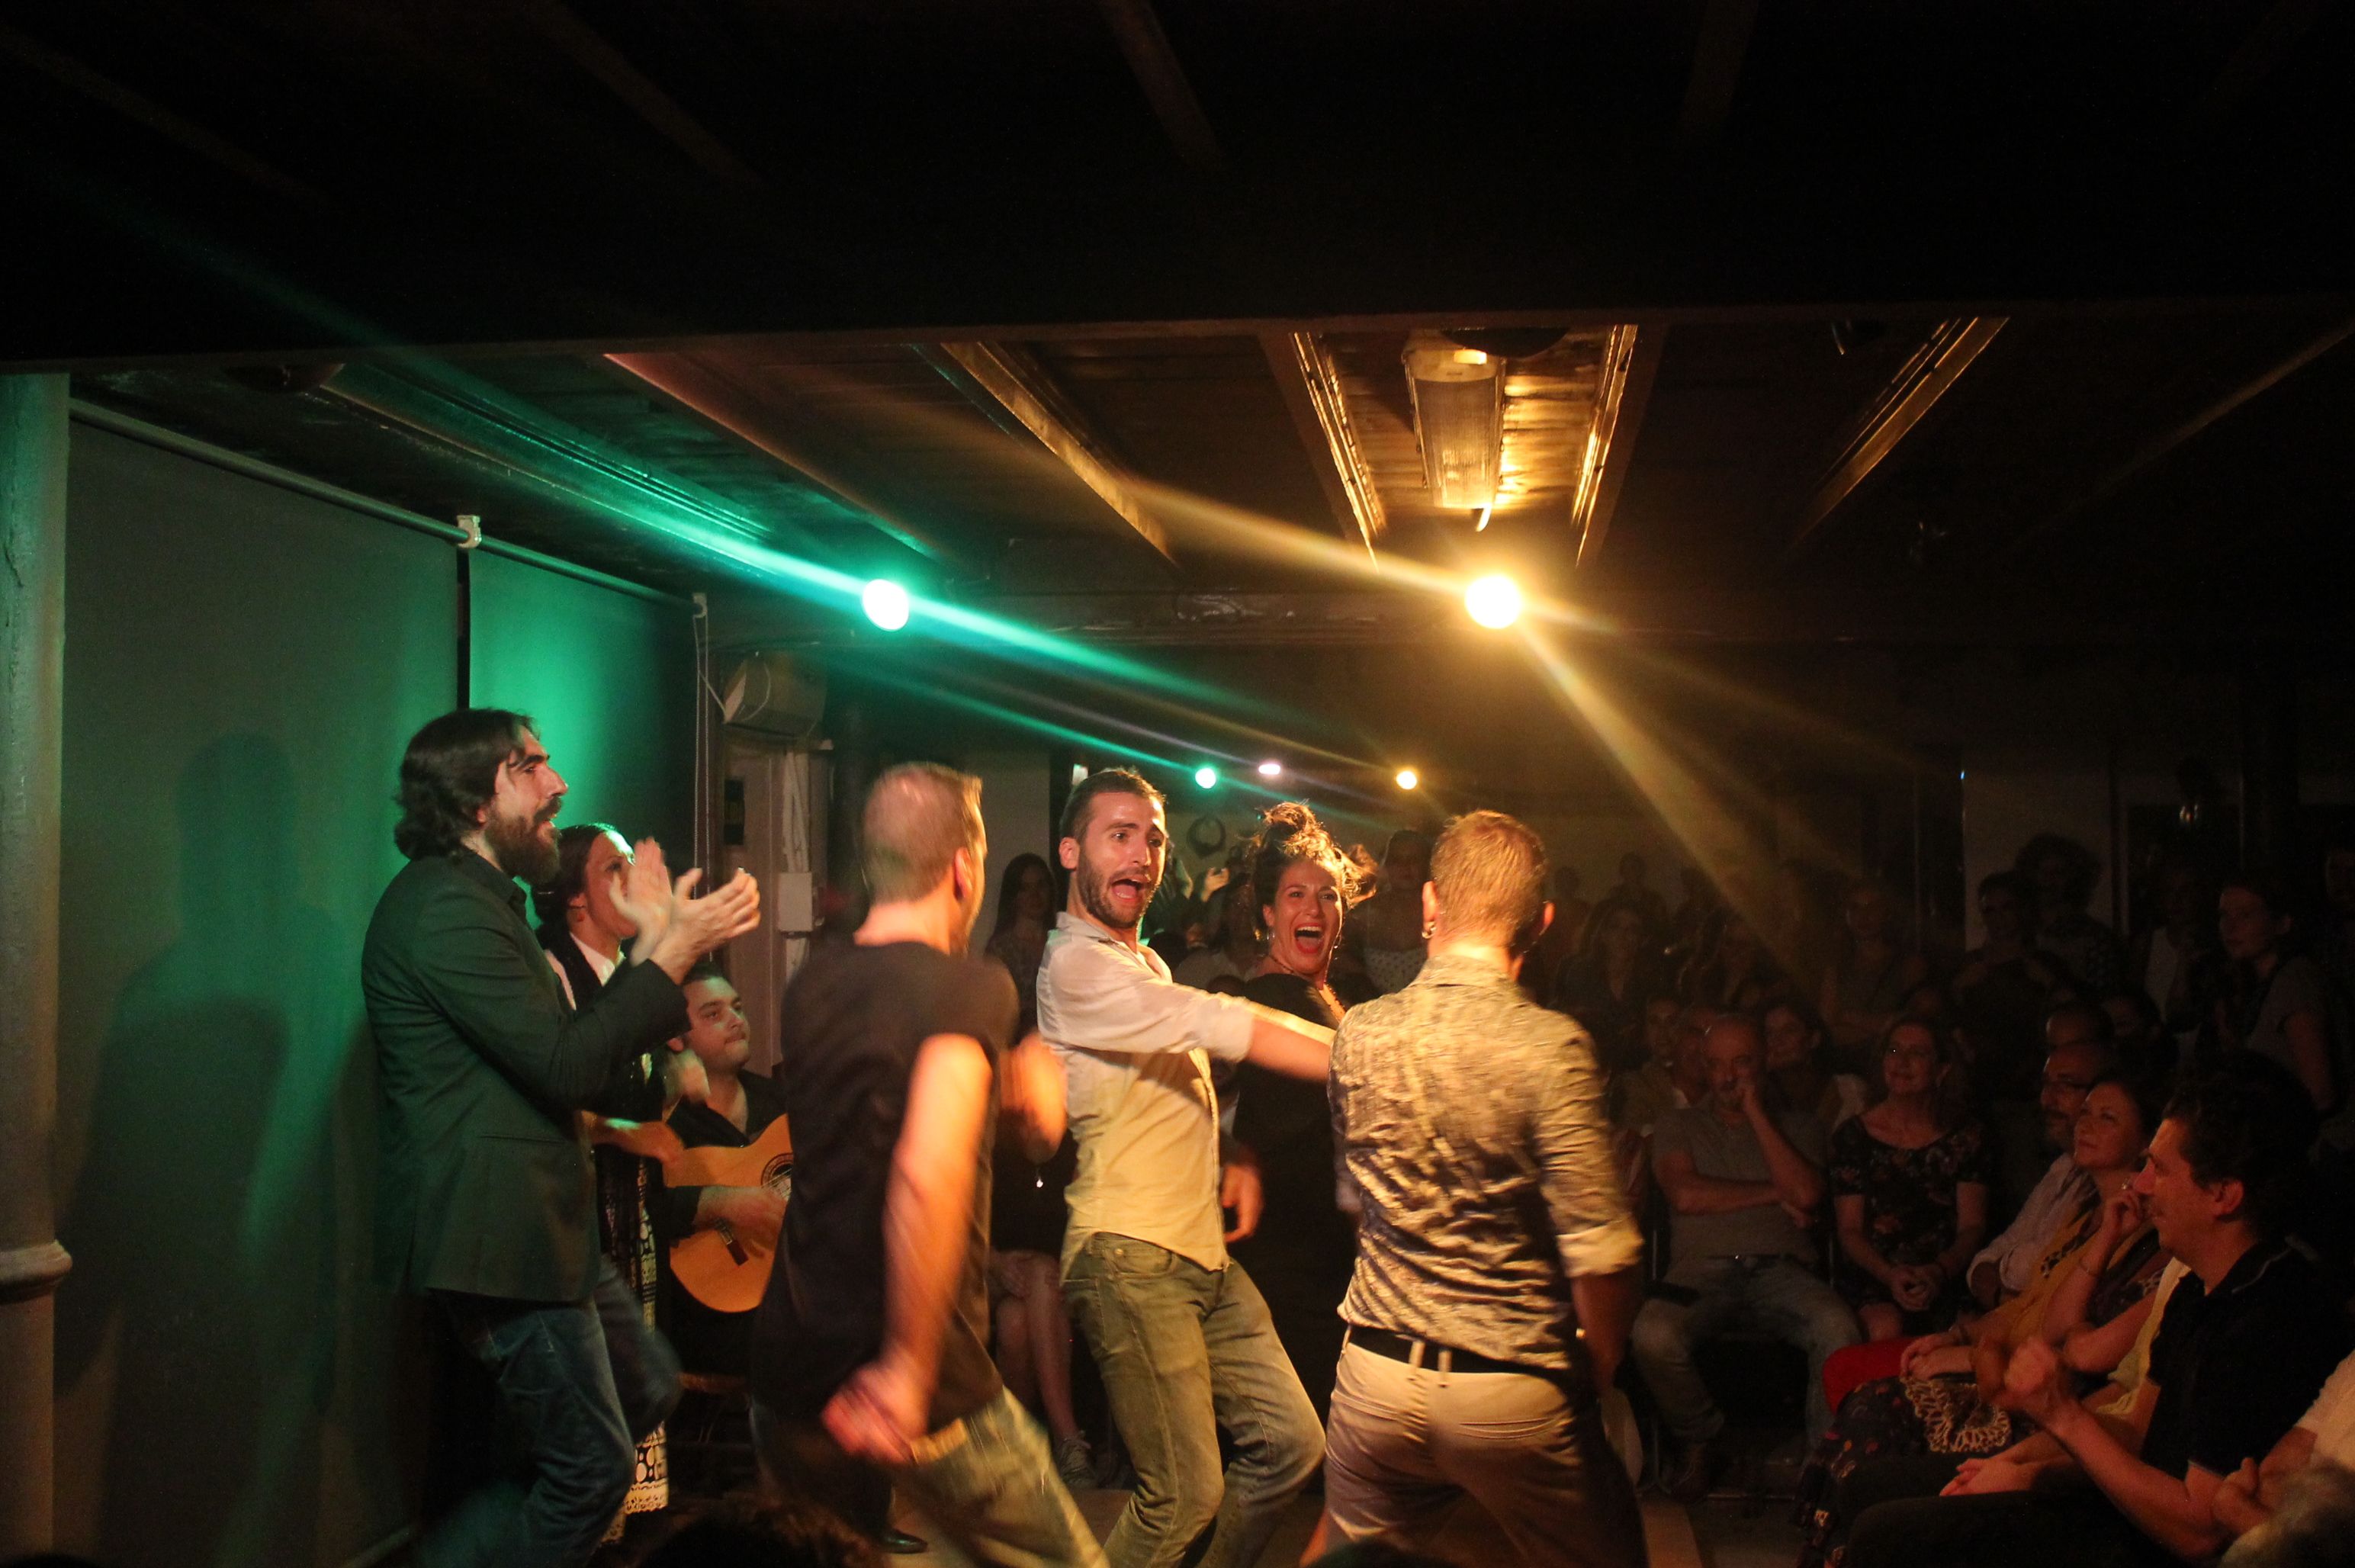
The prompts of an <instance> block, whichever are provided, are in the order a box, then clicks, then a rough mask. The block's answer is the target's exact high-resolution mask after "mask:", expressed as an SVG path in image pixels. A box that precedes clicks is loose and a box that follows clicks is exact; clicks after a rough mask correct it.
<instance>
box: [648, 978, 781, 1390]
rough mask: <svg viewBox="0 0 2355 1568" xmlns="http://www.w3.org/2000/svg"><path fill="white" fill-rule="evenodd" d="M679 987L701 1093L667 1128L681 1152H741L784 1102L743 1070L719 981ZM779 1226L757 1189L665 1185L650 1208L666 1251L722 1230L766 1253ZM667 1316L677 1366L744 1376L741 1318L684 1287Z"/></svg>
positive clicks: (746, 1318)
mask: <svg viewBox="0 0 2355 1568" xmlns="http://www.w3.org/2000/svg"><path fill="white" fill-rule="evenodd" d="M682 989H684V990H685V991H686V993H687V1033H686V1034H685V1035H683V1036H682V1037H681V1039H683V1040H685V1041H686V1045H687V1050H688V1051H692V1052H693V1053H694V1054H695V1056H696V1058H697V1060H698V1061H701V1062H702V1063H703V1071H704V1073H705V1075H706V1076H707V1077H708V1078H709V1080H710V1088H709V1092H708V1093H706V1094H705V1095H704V1097H703V1103H702V1104H696V1103H695V1102H694V1101H693V1100H691V1099H690V1100H681V1101H680V1102H679V1103H678V1104H677V1105H676V1106H674V1107H673V1108H672V1110H671V1114H670V1125H671V1130H672V1131H674V1132H676V1133H677V1134H678V1140H679V1142H680V1144H681V1145H683V1146H684V1147H687V1148H704V1147H711V1146H714V1145H717V1146H719V1147H725V1148H743V1147H747V1146H749V1145H751V1143H752V1142H753V1141H754V1140H755V1139H757V1138H758V1137H760V1136H761V1135H762V1133H763V1132H765V1131H766V1130H768V1126H769V1124H770V1123H772V1122H773V1121H775V1120H776V1119H777V1118H778V1116H780V1115H783V1112H784V1108H785V1106H784V1100H783V1096H782V1095H781V1094H780V1093H778V1090H777V1086H776V1085H775V1084H774V1083H772V1082H770V1080H768V1079H767V1078H764V1077H762V1075H761V1074H760V1073H757V1072H745V1071H744V1062H745V1059H746V1058H747V1057H749V1056H750V1055H751V1031H750V1030H749V1029H747V1028H746V1027H745V1023H744V1004H743V1000H742V998H741V997H739V996H738V995H737V994H736V987H733V986H731V985H730V984H729V983H728V979H727V976H723V975H721V974H720V973H719V970H718V969H716V968H714V967H712V966H711V965H708V964H707V965H699V966H698V968H697V969H696V970H695V972H694V973H693V974H691V975H689V976H687V984H686V985H685V987H682ZM784 1219H785V1200H784V1196H783V1194H782V1193H777V1192H772V1191H770V1190H769V1189H767V1188H765V1187H666V1188H665V1189H664V1191H663V1194H662V1196H661V1198H660V1199H659V1200H657V1207H656V1210H655V1222H656V1225H657V1227H658V1228H659V1229H660V1230H661V1232H662V1238H663V1243H664V1247H665V1250H666V1252H667V1250H668V1248H669V1247H671V1246H673V1245H675V1244H677V1243H678V1242H679V1241H680V1240H681V1239H682V1238H684V1237H685V1236H687V1234H688V1233H689V1232H694V1231H699V1230H709V1229H710V1228H712V1227H713V1226H716V1225H719V1224H722V1223H724V1224H726V1225H727V1226H728V1227H729V1228H730V1230H732V1231H734V1232H737V1233H738V1234H740V1235H747V1236H759V1237H760V1238H762V1242H763V1243H765V1244H766V1245H768V1246H770V1247H773V1246H774V1245H775V1243H776V1238H777V1232H778V1231H779V1229H780V1228H781V1227H782V1226H783V1223H784ZM673 1283H674V1285H676V1282H675V1281H674V1282H673ZM670 1309H671V1316H670V1337H671V1343H672V1344H673V1345H674V1346H675V1347H676V1348H677V1350H678V1357H679V1362H680V1365H681V1366H682V1367H684V1368H685V1369H686V1370H687V1371H689V1372H700V1373H703V1374H706V1375H716V1376H722V1377H736V1378H741V1377H742V1376H743V1375H744V1369H745V1365H746V1362H747V1361H748V1360H749V1359H750V1356H751V1333H752V1314H751V1313H750V1312H720V1311H717V1310H715V1309H713V1308H711V1307H706V1306H705V1305H704V1304H703V1303H701V1302H700V1301H698V1300H696V1299H695V1297H694V1296H691V1295H689V1294H688V1293H687V1290H685V1289H684V1288H674V1289H673V1290H672V1291H671V1293H670Z"/></svg>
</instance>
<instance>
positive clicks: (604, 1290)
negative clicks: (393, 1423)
mask: <svg viewBox="0 0 2355 1568" xmlns="http://www.w3.org/2000/svg"><path fill="white" fill-rule="evenodd" d="M433 1299H434V1300H435V1301H436V1302H438V1303H439V1304H440V1305H441V1307H442V1312H443V1313H444V1314H446V1315H447V1316H448V1317H449V1319H450V1326H451V1328H453V1330H454V1331H455V1333H456V1335H457V1338H458V1342H459V1343H460V1344H462V1345H464V1346H465V1347H466V1349H467V1350H468V1351H469V1352H470V1353H471V1354H472V1355H473V1356H474V1359H475V1360H478V1361H480V1362H482V1364H483V1365H484V1366H485V1368H487V1369H489V1371H490V1372H491V1375H492V1376H493V1377H494V1378H496V1380H497V1382H498V1390H499V1407H500V1409H501V1411H502V1412H504V1413H505V1415H506V1419H507V1421H508V1423H509V1424H511V1425H512V1426H513V1427H514V1428H515V1429H516V1432H517V1435H518V1436H519V1437H520V1438H521V1439H522V1442H523V1445H524V1450H525V1456H526V1457H527V1460H528V1462H529V1464H530V1468H531V1479H530V1484H529V1485H528V1486H527V1487H526V1486H518V1485H516V1484H514V1483H511V1482H508V1483H500V1484H497V1485H494V1486H491V1487H488V1488H484V1489H483V1490H481V1491H478V1492H475V1493H474V1495H473V1496H471V1497H469V1498H468V1499H466V1500H465V1501H464V1503H462V1504H460V1505H459V1507H458V1508H457V1509H454V1510H453V1512H452V1513H451V1514H450V1516H449V1517H448V1518H446V1519H444V1520H442V1521H441V1523H440V1524H439V1525H437V1526H436V1527H435V1528H434V1529H433V1530H432V1531H431V1532H430V1533H429V1534H428V1535H427V1536H426V1538H425V1539H424V1540H423V1541H421V1542H420V1543H419V1544H418V1548H417V1556H416V1561H417V1562H418V1563H419V1564H421V1568H471V1565H473V1564H475V1563H484V1564H489V1563H497V1564H500V1565H502V1568H541V1565H543V1564H544V1565H546V1568H560V1565H563V1564H571V1563H586V1562H587V1561H588V1560H589V1554H590V1553H591V1552H593V1551H594V1550H596V1546H597V1542H598V1541H599V1540H600V1539H601V1538H602V1536H603V1535H604V1533H605V1530H606V1527H607V1526H609V1525H611V1524H612V1523H613V1516H614V1515H615V1514H616V1513H618V1512H620V1511H621V1507H622V1500H623V1499H624V1498H625V1497H627V1496H628V1495H629V1490H630V1483H631V1481H632V1480H633V1479H634V1478H635V1477H636V1474H637V1444H638V1439H639V1438H641V1437H644V1436H645V1435H646V1434H647V1433H649V1432H652V1431H653V1430H654V1429H655V1427H657V1426H659V1425H661V1424H662V1423H663V1418H664V1417H665V1416H666V1415H668V1414H669V1413H670V1410H671V1406H672V1405H674V1404H676V1403H677V1402H678V1358H677V1356H675V1355H673V1354H672V1353H671V1349H670V1346H669V1345H668V1344H666V1343H665V1342H664V1340H663V1337H662V1336H661V1335H659V1334H657V1333H655V1331H654V1330H653V1329H652V1328H647V1327H646V1321H645V1316H644V1315H643V1313H642V1312H641V1311H640V1309H639V1307H638V1301H637V1298H636V1297H635V1296H633V1295H632V1294H631V1293H630V1291H629V1290H628V1289H627V1287H625V1286H624V1285H623V1284H622V1281H621V1278H620V1276H619V1275H616V1274H615V1273H614V1272H613V1264H611V1263H603V1264H601V1266H600V1268H599V1270H598V1275H597V1287H596V1289H595V1291H594V1292H593V1293H592V1294H591V1296H590V1297H589V1299H588V1300H586V1301H569V1302H543V1301H506V1300H502V1299H499V1298H498V1297H496V1296H466V1295H462V1294H460V1293H458V1292H455V1291H436V1292H434V1293H433Z"/></svg>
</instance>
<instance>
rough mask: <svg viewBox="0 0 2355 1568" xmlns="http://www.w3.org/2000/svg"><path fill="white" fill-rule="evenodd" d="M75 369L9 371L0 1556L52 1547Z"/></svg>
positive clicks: (62, 1261) (1, 566) (1, 924)
mask: <svg viewBox="0 0 2355 1568" xmlns="http://www.w3.org/2000/svg"><path fill="white" fill-rule="evenodd" d="M65 654H66V378H64V377H63V376H0V1084H5V1085H6V1086H7V1087H6V1089H5V1092H0V1562H5V1561H6V1560H8V1559H10V1558H13V1557H16V1556H17V1555H19V1554H21V1553H25V1552H39V1551H44V1550H46V1549H48V1547H49V1546H50V1544H51V1537H52V1534H53V1532H54V1531H55V1526H56V1519H55V1510H54V1507H53V1499H52V1495H51V1482H52V1479H53V1474H52V1472H53V1462H54V1454H55V1444H54V1425H55V1415H56V1404H55V1402H56V1371H55V1359H54V1354H53V1349H54V1335H53V1333H52V1328H53V1322H54V1319H53V1317H52V1311H51V1301H50V1296H51V1293H52V1292H54V1291H55V1290H56V1289H57V1286H58V1282H59V1280H61V1279H63V1278H64V1277H65V1275H66V1270H67V1268H68V1267H69V1261H68V1259H67V1257H66V1253H65V1249H64V1248H63V1247H61V1246H59V1245H58V1236H57V1215H56V1213H55V1211H54V1207H53V1204H52V1201H51V1189H50V1169H49V1164H50V1154H51V1151H50V1143H51V1140H52V1138H53V1137H54V1136H55V1133H56V1126H57V1115H58V818H59V768H60V763H61V760H62V752H63V744H62V739H63V729H64V709H65V663H66V661H65Z"/></svg>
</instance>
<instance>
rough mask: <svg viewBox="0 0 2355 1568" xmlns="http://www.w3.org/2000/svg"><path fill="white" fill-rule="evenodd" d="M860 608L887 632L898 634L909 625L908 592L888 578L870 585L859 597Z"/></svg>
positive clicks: (877, 580) (869, 618)
mask: <svg viewBox="0 0 2355 1568" xmlns="http://www.w3.org/2000/svg"><path fill="white" fill-rule="evenodd" d="M858 607H859V608H860V609H862V610H864V611H866V612H867V618H868V620H870V621H872V622H874V623H875V624H877V625H879V626H880V627H882V628H883V629H884V630H885V631H887V632H896V631H898V630H899V629H900V627H902V626H904V625H906V624H908V591H907V590H906V589H904V588H902V587H900V585H899V584H898V583H896V582H894V581H891V580H890V578H888V577H879V578H877V579H876V580H875V581H872V582H870V583H868V585H867V586H866V588H865V589H864V590H862V591H861V592H860V593H859V595H858Z"/></svg>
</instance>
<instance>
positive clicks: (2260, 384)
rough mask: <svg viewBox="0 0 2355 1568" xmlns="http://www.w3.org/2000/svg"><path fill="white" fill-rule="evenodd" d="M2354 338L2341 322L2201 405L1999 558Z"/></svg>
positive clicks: (2352, 327)
mask: <svg viewBox="0 0 2355 1568" xmlns="http://www.w3.org/2000/svg"><path fill="white" fill-rule="evenodd" d="M2350 336H2355V319H2349V320H2346V321H2340V322H2337V323H2335V324H2333V325H2330V326H2328V327H2326V328H2325V329H2324V330H2323V331H2322V332H2321V333H2319V334H2318V335H2317V336H2314V337H2311V338H2308V339H2307V341H2306V342H2305V343H2303V344H2301V345H2299V346H2298V347H2297V348H2296V349H2295V350H2294V351H2293V352H2291V353H2290V354H2288V355H2287V356H2286V357H2283V358H2281V359H2277V360H2275V362H2274V363H2273V364H2271V365H2269V366H2267V367H2266V368H2264V369H2263V370H2261V371H2259V372H2258V373H2257V374H2256V375H2254V376H2253V377H2251V378H2250V379H2247V380H2245V381H2243V382H2242V383H2240V384H2239V385H2238V386H2236V387H2234V388H2232V389H2231V390H2230V391H2227V392H2226V393H2224V394H2223V395H2222V397H2219V398H2216V399H2214V400H2211V401H2210V402H2208V403H2206V404H2204V405H2202V406H2201V407H2200V409H2199V411H2196V412H2195V413H2193V414H2192V415H2191V416H2190V418H2188V419H2185V420H2181V421H2178V422H2177V423H2175V424H2173V425H2170V426H2169V427H2168V428H2167V429H2166V430H2164V431H2162V432H2159V433H2158V435H2156V436H2153V437H2152V438H2151V439H2150V440H2148V441H2147V442H2145V443H2143V444H2142V445H2141V446H2139V447H2137V448H2136V450H2135V451H2134V453H2133V454H2132V455H2130V456H2128V457H2127V458H2126V460H2125V461H2124V462H2122V463H2120V464H2117V465H2116V466H2115V467H2113V468H2111V469H2109V470H2108V471H2107V472H2105V473H2104V474H2103V475H2101V476H2100V477H2099V478H2097V479H2095V480H2094V482H2093V483H2092V484H2090V485H2086V486H2085V487H2084V488H2083V490H2081V491H2079V492H2077V493H2076V494H2075V495H2073V496H2070V497H2069V498H2068V499H2067V500H2066V501H2063V502H2062V504H2061V505H2060V506H2058V507H2054V508H2053V509H2052V511H2051V512H2050V513H2048V514H2046V515H2045V516H2044V517H2041V518H2039V519H2038V520H2037V521H2036V522H2034V523H2032V524H2030V526H2029V527H2028V528H2026V529H2024V530H2022V531H2021V532H2020V533H2019V534H2018V535H2016V536H2014V538H2013V539H2012V540H2011V542H2010V543H2009V544H2008V545H2006V546H2005V547H2004V549H2003V552H2002V554H2001V556H2000V557H1999V558H1998V560H2002V561H2012V560H2018V559H2019V556H2020V555H2021V554H2022V553H2023V552H2025V551H2026V550H2027V549H2028V548H2029V547H2030V545H2032V544H2034V543H2035V542H2036V541H2037V540H2039V539H2043V538H2044V537H2045V536H2046V535H2048V534H2050V533H2051V532H2052V531H2053V530H2054V529H2056V528H2060V527H2062V525H2063V524H2065V523H2068V522H2070V521H2071V520H2073V518H2075V517H2080V516H2082V515H2083V513H2084V512H2086V511H2087V510H2089V509H2090V508H2092V507H2094V506H2096V505H2098V504H2100V503H2101V502H2102V501H2104V500H2105V499H2107V498H2108V497H2109V496H2113V495H2115V494H2116V493H2117V492H2118V491H2119V490H2121V489H2123V488H2125V487H2126V485H2127V484H2129V483H2131V482H2132V481H2133V480H2134V479H2135V478H2136V477H2137V476H2138V475H2141V474H2142V473H2143V472H2144V471H2145V470H2146V469H2148V468H2150V467H2151V466H2153V465H2154V464H2158V463H2159V462H2161V461H2162V460H2164V459H2165V458H2166V457H2167V456H2168V455H2169V453H2172V452H2174V451H2175V450H2176V449H2177V448H2178V447H2179V446H2182V445H2184V444H2185V443H2188V442H2190V441H2192V440H2194V439H2196V438H2197V437H2198V436H2199V435H2200V432H2203V431H2205V430H2206V429H2208V427H2209V426H2211V425H2212V424H2215V423H2216V422H2218V421H2221V420H2223V419H2226V418H2229V417H2230V416H2231V415H2232V413H2233V412H2235V411H2237V410H2239V409H2240V408H2241V407H2242V405H2243V404H2245V403H2250V402H2254V400H2257V399H2258V398H2261V397H2263V396H2264V394H2265V393H2267V392H2269V391H2271V390H2273V389H2274V388H2275V387H2277V386H2279V385H2281V383H2282V382H2284V381H2286V380H2288V379H2290V378H2291V377H2292V376H2295V375H2296V374H2297V373H2298V372H2299V371H2300V370H2303V369H2305V368H2307V366H2308V365H2311V364H2313V363H2314V362H2315V361H2316V360H2317V359H2319V358H2321V357H2323V356H2324V355H2326V354H2328V353H2329V352H2330V351H2331V350H2332V349H2334V348H2336V347H2339V345H2340V344H2342V343H2344V342H2346V341H2347V340H2348V338H2349V337H2350Z"/></svg>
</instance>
